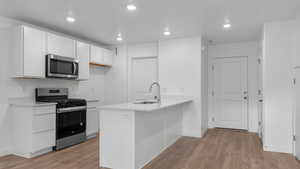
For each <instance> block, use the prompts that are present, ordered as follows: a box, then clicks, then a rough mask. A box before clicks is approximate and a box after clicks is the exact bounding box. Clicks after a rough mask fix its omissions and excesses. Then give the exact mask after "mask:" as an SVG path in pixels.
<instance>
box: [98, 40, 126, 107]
mask: <svg viewBox="0 0 300 169" xmlns="http://www.w3.org/2000/svg"><path fill="white" fill-rule="evenodd" d="M116 48H117V55H116V56H115V57H114V58H113V66H112V68H110V69H108V70H107V71H106V75H105V91H104V95H105V96H104V98H105V100H104V104H106V105H108V104H118V103H124V102H126V101H127V99H128V90H127V89H128V87H127V85H128V78H127V76H128V74H127V72H128V67H127V62H128V61H127V59H128V57H127V46H126V45H121V46H116Z"/></svg>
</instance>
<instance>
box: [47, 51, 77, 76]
mask: <svg viewBox="0 0 300 169" xmlns="http://www.w3.org/2000/svg"><path fill="white" fill-rule="evenodd" d="M46 57H47V58H46V61H47V63H46V69H47V70H46V72H47V74H46V76H47V77H55V78H73V79H75V78H77V77H78V60H76V59H73V58H68V57H62V56H57V55H51V54H50V55H47V56H46Z"/></svg>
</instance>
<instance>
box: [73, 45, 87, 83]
mask: <svg viewBox="0 0 300 169" xmlns="http://www.w3.org/2000/svg"><path fill="white" fill-rule="evenodd" d="M76 50H77V52H76V53H77V58H78V59H79V77H78V80H88V79H89V75H90V45H89V44H86V43H83V42H79V41H77V43H76Z"/></svg>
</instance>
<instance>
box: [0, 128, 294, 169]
mask: <svg viewBox="0 0 300 169" xmlns="http://www.w3.org/2000/svg"><path fill="white" fill-rule="evenodd" d="M98 149H99V141H98V138H95V139H91V140H89V141H87V142H85V143H82V144H79V145H76V146H73V147H70V148H67V149H64V150H61V151H57V152H51V153H48V154H46V155H43V156H40V157H36V158H33V159H24V158H20V157H17V156H13V155H9V156H5V157H1V158H0V169H99V167H98V166H99V152H98ZM101 169H105V168H101ZM143 169H300V163H299V162H298V161H297V160H296V159H295V158H294V157H293V156H292V155H290V154H284V153H273V152H264V151H263V150H262V145H261V142H260V139H259V138H258V137H257V136H256V135H255V134H253V133H248V132H246V131H242V130H229V129H210V130H208V132H207V134H206V135H205V137H203V138H201V139H196V138H191V137H182V138H180V139H179V140H178V141H177V142H176V143H175V144H174V145H172V146H171V147H169V148H168V149H166V150H165V151H164V152H163V153H162V154H161V155H159V156H158V157H157V158H155V159H154V160H152V161H151V162H150V163H149V164H147V165H146V166H145V167H144V168H143Z"/></svg>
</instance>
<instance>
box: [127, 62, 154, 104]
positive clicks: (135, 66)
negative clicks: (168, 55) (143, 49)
mask: <svg viewBox="0 0 300 169" xmlns="http://www.w3.org/2000/svg"><path fill="white" fill-rule="evenodd" d="M157 73H158V71H157V58H156V57H151V58H133V59H132V69H131V74H132V84H131V86H132V88H131V91H132V92H131V96H132V100H138V99H149V98H150V97H151V94H150V93H149V87H150V85H151V84H152V83H153V82H155V81H157V80H158V78H157Z"/></svg>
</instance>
